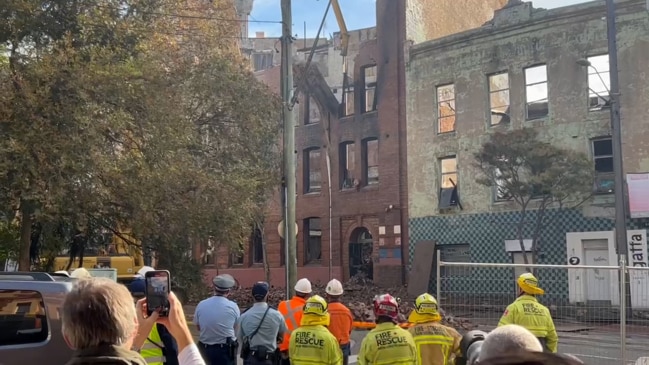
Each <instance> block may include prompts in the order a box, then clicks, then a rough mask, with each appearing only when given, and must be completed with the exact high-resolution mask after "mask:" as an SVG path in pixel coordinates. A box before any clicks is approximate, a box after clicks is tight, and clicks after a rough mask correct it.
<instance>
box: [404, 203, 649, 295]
mask: <svg viewBox="0 0 649 365" xmlns="http://www.w3.org/2000/svg"><path fill="white" fill-rule="evenodd" d="M527 214H528V216H527V219H526V220H527V221H528V222H533V221H534V219H535V212H528V213H527ZM547 214H548V217H552V218H551V219H552V223H551V225H550V226H549V227H547V228H546V229H545V230H544V231H543V233H542V234H541V239H540V241H539V262H538V263H539V264H555V265H566V264H567V262H566V233H568V232H589V231H610V230H612V229H613V227H614V222H613V220H610V219H605V218H591V217H584V216H583V215H582V214H581V210H580V209H571V210H561V211H557V210H550V211H547ZM519 216H520V213H519V212H517V211H512V212H503V213H484V214H470V215H462V214H455V215H440V216H432V217H425V218H414V219H410V221H409V233H410V245H409V250H410V251H409V256H410V263H412V259H413V256H414V248H415V244H416V243H417V242H418V241H422V240H434V241H436V242H437V244H438V245H453V244H467V243H468V244H469V245H470V248H471V261H472V262H490V263H511V262H512V261H511V258H510V256H509V254H508V253H507V252H505V240H511V239H516V238H517V237H516V224H517V223H518V220H519ZM648 226H649V220H646V219H645V220H632V221H631V222H630V223H629V225H628V228H629V229H641V228H647V227H648ZM532 229H533V225H532V224H531V223H530V224H527V225H526V227H525V234H524V236H525V238H531V236H532ZM464 273H465V275H467V274H468V270H465V271H464ZM502 273H503V270H499V269H489V268H485V269H480V268H473V269H471V270H470V274H468V275H469V276H462V277H449V278H446V277H445V278H444V280H443V288H442V290H444V291H451V292H463V293H466V294H469V293H471V292H475V293H501V292H502V293H506V292H510V291H511V288H512V286H511V285H513V284H511V279H510V278H511V277H512V276H508V277H507V278H506V279H505V280H503V278H501V277H496V276H502ZM537 274H538V276H539V279H540V280H541V281H542V282H544V283H545V285H552V287H553V290H552V293H553V294H552V296H554V297H555V298H554V299H559V300H566V299H567V298H568V276H567V273H566V271H565V270H550V269H547V270H539V271H538V273H537ZM512 275H513V274H512ZM434 276H435V270H433V271H432V277H431V280H430V285H429V287H430V288H429V289H430V290H431V292H433V293H434V292H435V290H436V288H435V277H434ZM478 279H479V280H478ZM477 282H479V283H480V285H476V283H477Z"/></svg>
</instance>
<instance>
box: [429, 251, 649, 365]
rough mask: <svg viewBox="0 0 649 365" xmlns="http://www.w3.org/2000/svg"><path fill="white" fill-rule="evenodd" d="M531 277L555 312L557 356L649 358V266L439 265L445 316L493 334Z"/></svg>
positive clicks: (592, 360)
mask: <svg viewBox="0 0 649 365" xmlns="http://www.w3.org/2000/svg"><path fill="white" fill-rule="evenodd" d="M437 257H440V256H439V252H438V256H437ZM528 271H530V272H533V273H534V275H535V276H537V278H538V279H539V285H540V286H541V288H543V289H544V290H545V294H544V295H541V296H539V302H540V303H541V304H543V305H545V306H546V307H548V309H550V312H551V313H552V318H553V319H554V324H555V327H556V329H557V333H558V335H559V352H561V353H567V354H572V355H575V356H577V357H578V358H580V359H581V360H582V361H584V362H585V363H586V364H589V365H610V364H634V363H636V361H642V359H641V358H642V357H643V356H649V353H647V351H646V344H647V343H649V268H644V267H643V268H639V267H626V266H586V265H538V264H537V265H522V264H491V263H461V262H442V261H439V262H438V265H437V267H436V275H435V277H436V280H435V282H434V283H432V284H433V292H436V294H437V298H438V301H439V304H440V307H441V308H442V309H443V310H444V311H445V313H446V315H447V316H448V315H450V316H453V317H454V319H455V320H458V321H462V322H465V321H466V322H469V323H470V324H471V325H472V326H473V327H474V328H475V329H479V330H483V331H490V330H492V329H494V328H495V327H496V326H497V325H498V322H499V320H500V318H501V316H502V315H503V313H504V311H505V308H506V307H507V306H508V305H509V304H511V303H512V302H513V301H514V300H515V299H516V297H517V296H518V289H517V284H516V278H517V277H518V276H519V275H520V274H522V273H524V272H528ZM625 272H626V273H627V274H628V278H627V280H626V281H625V275H621V274H622V273H625ZM621 283H628V285H622V287H620V284H621ZM629 289H630V290H629ZM629 303H630V304H632V305H631V306H630V307H629V306H628V304H629ZM625 317H626V318H627V320H626V321H622V320H621V319H622V318H625Z"/></svg>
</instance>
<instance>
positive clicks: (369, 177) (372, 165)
mask: <svg viewBox="0 0 649 365" xmlns="http://www.w3.org/2000/svg"><path fill="white" fill-rule="evenodd" d="M362 152H363V170H364V174H363V175H365V182H366V185H374V184H378V183H379V140H378V139H376V138H369V139H366V140H364V141H363V151H362Z"/></svg>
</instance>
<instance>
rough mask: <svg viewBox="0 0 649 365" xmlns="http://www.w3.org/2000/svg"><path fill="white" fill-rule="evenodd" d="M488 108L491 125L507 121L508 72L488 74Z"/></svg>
mask: <svg viewBox="0 0 649 365" xmlns="http://www.w3.org/2000/svg"><path fill="white" fill-rule="evenodd" d="M489 109H490V111H491V113H490V114H491V125H497V124H500V123H502V122H505V123H507V122H509V74H508V73H507V72H502V73H498V74H494V75H491V76H489Z"/></svg>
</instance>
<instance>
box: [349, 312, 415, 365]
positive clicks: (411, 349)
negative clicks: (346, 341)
mask: <svg viewBox="0 0 649 365" xmlns="http://www.w3.org/2000/svg"><path fill="white" fill-rule="evenodd" d="M416 363H417V348H416V346H415V340H414V339H413V338H412V335H411V334H410V332H408V331H406V330H404V329H403V328H401V327H399V326H397V325H396V324H394V323H389V322H388V323H381V324H378V325H376V327H375V328H374V329H373V330H371V331H370V332H369V333H368V334H367V336H365V338H364V339H363V342H362V343H361V348H360V351H359V353H358V365H381V364H385V365H387V364H394V365H414V364H416Z"/></svg>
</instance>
